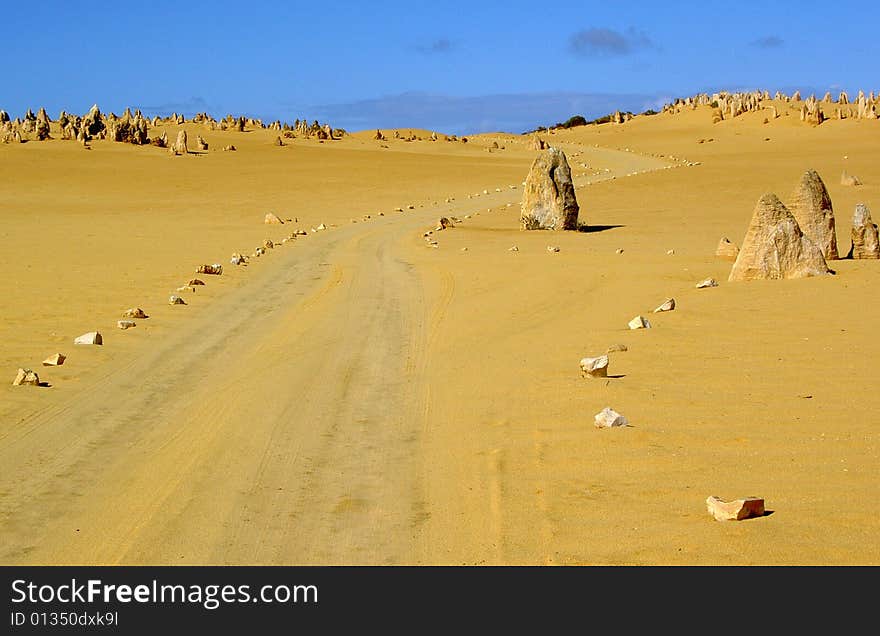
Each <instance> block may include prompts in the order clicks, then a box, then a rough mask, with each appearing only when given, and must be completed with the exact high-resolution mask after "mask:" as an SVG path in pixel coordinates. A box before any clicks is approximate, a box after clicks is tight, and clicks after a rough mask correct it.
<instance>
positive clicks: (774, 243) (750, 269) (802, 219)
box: [716, 170, 880, 281]
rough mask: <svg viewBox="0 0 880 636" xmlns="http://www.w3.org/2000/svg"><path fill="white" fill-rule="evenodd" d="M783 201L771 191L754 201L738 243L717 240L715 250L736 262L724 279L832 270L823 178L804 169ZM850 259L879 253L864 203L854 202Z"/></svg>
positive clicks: (833, 251)
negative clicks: (728, 275) (786, 199)
mask: <svg viewBox="0 0 880 636" xmlns="http://www.w3.org/2000/svg"><path fill="white" fill-rule="evenodd" d="M788 200H789V206H786V205H785V204H784V203H783V202H782V201H780V199H779V197H777V196H776V195H775V194H772V193H768V194H765V195H763V196H762V197H761V198H760V200H759V201H758V203H757V205H756V206H755V211H754V213H753V215H752V220H751V222H750V224H749V228H748V230H747V232H746V236H745V238H744V239H743V244H742V247H741V248H740V249H739V250H737V249H736V246H734V245H732V244H730V242H729V241H727V240H726V239H722V241H721V243H720V244H719V246H718V249H717V250H716V255H718V256H721V257H723V258H730V257H731V255H733V254H735V261H734V264H733V267H732V269H731V271H730V277H729V280H731V281H738V280H758V279H790V278H804V277H807V276H821V275H824V274H833V273H834V272H833V271H832V270H831V269H830V268H829V267H828V261H834V260H838V259H839V258H840V255H839V252H838V249H837V235H836V228H835V221H834V209H833V206H832V203H831V197H830V196H829V194H828V189H827V188H826V187H825V183H824V182H823V181H822V178H821V177H820V176H819V174H818V173H817V172H816V171H815V170H808V171H806V172H805V173H804V174H803V176H802V177H801V179H800V181H799V182H798V184H797V186H796V187H795V189H794V191H793V192H792V193H791V195H790V197H789V199H788ZM848 257H849V258H857V259H877V258H880V240H878V230H877V226H876V225H875V224H874V222H873V221H872V219H871V213H870V211H869V210H868V208H867V206H865V205H864V204H861V203H860V204H859V205H857V206H856V211H855V215H854V217H853V227H852V246H851V248H850V250H849V254H848Z"/></svg>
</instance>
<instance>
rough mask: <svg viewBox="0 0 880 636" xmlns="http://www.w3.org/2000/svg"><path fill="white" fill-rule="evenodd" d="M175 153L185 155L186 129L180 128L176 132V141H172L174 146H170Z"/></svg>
mask: <svg viewBox="0 0 880 636" xmlns="http://www.w3.org/2000/svg"><path fill="white" fill-rule="evenodd" d="M171 149H172V151H174V154H176V155H185V154H186V153H187V152H188V151H187V148H186V131H185V130H181V131H180V132H178V133H177V141H175V142H174V146H173V147H172V148H171Z"/></svg>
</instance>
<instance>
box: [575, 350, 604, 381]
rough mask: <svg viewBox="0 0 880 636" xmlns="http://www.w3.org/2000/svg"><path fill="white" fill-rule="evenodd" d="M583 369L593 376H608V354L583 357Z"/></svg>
mask: <svg viewBox="0 0 880 636" xmlns="http://www.w3.org/2000/svg"><path fill="white" fill-rule="evenodd" d="M581 371H583V372H584V373H585V374H587V375H588V376H590V377H591V378H606V377H608V356H605V355H603V356H598V357H596V358H583V359H581Z"/></svg>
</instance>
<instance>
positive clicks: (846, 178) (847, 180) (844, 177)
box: [840, 170, 862, 186]
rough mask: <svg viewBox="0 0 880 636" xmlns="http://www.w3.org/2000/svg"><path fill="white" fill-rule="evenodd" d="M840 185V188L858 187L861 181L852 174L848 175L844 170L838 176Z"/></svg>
mask: <svg viewBox="0 0 880 636" xmlns="http://www.w3.org/2000/svg"><path fill="white" fill-rule="evenodd" d="M840 185H842V186H860V185H862V182H861V180H860V179H859V178H858V177H857V176H856V175H854V174H848V173H847V171H846V170H844V171H843V174H841V175H840Z"/></svg>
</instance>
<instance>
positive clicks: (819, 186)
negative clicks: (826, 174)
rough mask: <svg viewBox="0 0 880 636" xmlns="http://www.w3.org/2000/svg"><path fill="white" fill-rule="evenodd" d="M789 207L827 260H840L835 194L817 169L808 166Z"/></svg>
mask: <svg viewBox="0 0 880 636" xmlns="http://www.w3.org/2000/svg"><path fill="white" fill-rule="evenodd" d="M788 209H789V211H790V212H791V213H792V215H793V216H794V218H795V220H796V221H797V223H798V225H799V226H800V228H801V231H803V233H804V234H806V235H807V236H808V237H809V238H810V240H811V241H813V243H815V244H816V246H817V247H818V248H819V249H820V250H821V251H822V255H823V256H824V257H825V260H828V261H834V260H837V259H838V258H839V257H838V254H837V235H836V233H835V227H834V208H833V206H832V205H831V196H830V195H829V194H828V189H827V188H826V187H825V183H824V182H823V181H822V177H820V176H819V173H818V172H816V171H815V170H807V171H806V172H805V173H804V174H803V176H801V180H800V181H799V182H798V184H797V186H796V187H795V189H794V191H793V192H792V193H791V196H790V197H789V205H788Z"/></svg>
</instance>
